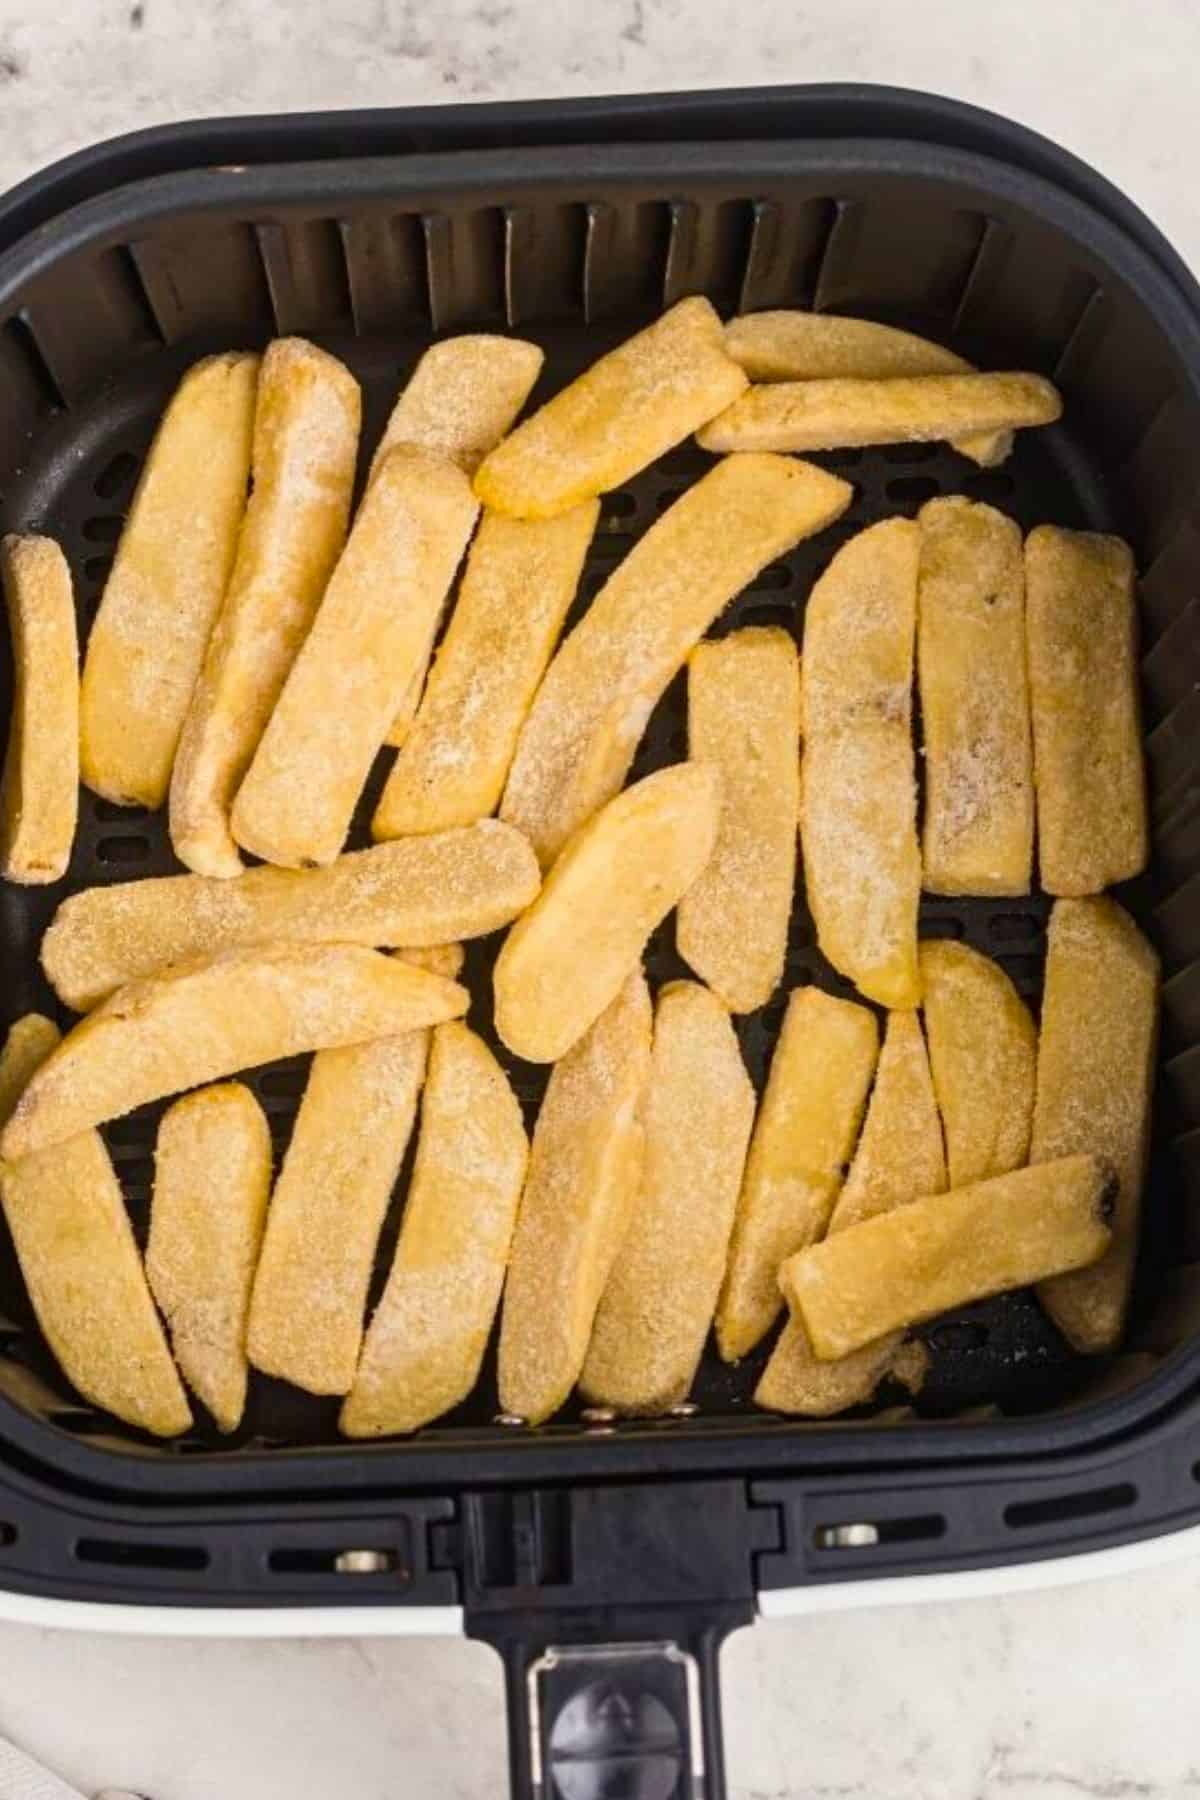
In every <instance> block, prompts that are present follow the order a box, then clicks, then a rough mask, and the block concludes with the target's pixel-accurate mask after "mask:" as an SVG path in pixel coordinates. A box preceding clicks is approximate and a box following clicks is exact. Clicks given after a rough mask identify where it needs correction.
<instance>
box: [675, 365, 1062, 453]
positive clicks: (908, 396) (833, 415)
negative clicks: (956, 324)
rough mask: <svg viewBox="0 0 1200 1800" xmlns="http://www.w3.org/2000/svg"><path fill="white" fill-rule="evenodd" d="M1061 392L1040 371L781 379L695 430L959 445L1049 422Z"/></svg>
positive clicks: (723, 444) (789, 445)
mask: <svg viewBox="0 0 1200 1800" xmlns="http://www.w3.org/2000/svg"><path fill="white" fill-rule="evenodd" d="M1061 416H1062V397H1061V395H1060V394H1059V392H1058V389H1057V388H1056V387H1054V386H1053V384H1052V383H1051V382H1049V381H1046V380H1045V379H1044V377H1042V376H1041V375H1008V374H1005V375H978V374H976V375H900V376H896V377H894V378H893V379H892V380H890V381H869V380H854V379H850V378H847V379H841V380H832V381H776V382H768V383H764V384H763V385H762V386H759V387H752V388H750V389H748V390H747V392H746V393H744V394H743V395H742V396H741V398H740V399H738V400H735V401H734V402H733V405H732V406H729V407H727V408H726V409H725V411H724V412H723V413H719V414H718V416H717V417H716V418H715V419H713V420H712V421H711V423H710V424H708V425H706V426H705V427H704V428H703V430H702V431H698V432H697V433H696V441H697V443H699V444H700V445H701V447H702V448H703V449H705V450H717V451H725V450H799V451H805V450H841V449H849V448H852V447H855V446H858V445H868V444H927V443H936V442H938V441H940V440H942V439H953V440H955V441H956V442H959V443H961V442H962V439H963V438H964V437H971V436H978V435H979V434H980V433H993V432H1000V431H1016V430H1018V429H1020V428H1021V427H1023V426H1029V425H1051V424H1053V422H1054V420H1055V419H1058V418H1061Z"/></svg>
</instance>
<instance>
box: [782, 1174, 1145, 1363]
mask: <svg viewBox="0 0 1200 1800" xmlns="http://www.w3.org/2000/svg"><path fill="white" fill-rule="evenodd" d="M1113 1187H1114V1179H1113V1175H1112V1170H1111V1168H1110V1167H1109V1165H1108V1164H1107V1163H1103V1162H1101V1161H1099V1160H1098V1159H1097V1158H1096V1157H1094V1156H1063V1157H1059V1158H1058V1160H1057V1161H1055V1162H1048V1163H1043V1164H1041V1166H1040V1167H1038V1168H1035V1169H1018V1170H1016V1171H1015V1172H1014V1173H1013V1174H1011V1175H996V1176H993V1178H992V1179H991V1180H990V1181H980V1182H976V1183H975V1184H974V1185H973V1186H971V1187H965V1188H955V1189H953V1190H952V1191H951V1192H950V1193H948V1194H934V1195H931V1196H929V1197H928V1198H926V1199H922V1200H913V1201H911V1202H910V1203H909V1204H908V1205H907V1206H901V1207H898V1208H897V1209H896V1210H895V1211H894V1212H890V1213H885V1214H883V1215H882V1216H881V1217H879V1218H875V1219H868V1220H867V1221H866V1222H865V1224H862V1225H853V1226H851V1228H850V1229H849V1230H848V1231H839V1232H838V1233H837V1235H836V1236H835V1237H829V1238H826V1240H825V1242H824V1243H823V1244H814V1245H813V1246H812V1247H811V1248H810V1249H807V1250H802V1251H801V1252H800V1253H799V1255H798V1256H793V1257H790V1258H789V1260H788V1261H787V1262H785V1263H784V1265H783V1268H782V1269H781V1270H780V1273H779V1280H780V1284H781V1286H782V1288H783V1291H784V1294H785V1296H786V1298H787V1302H788V1305H789V1306H790V1307H791V1308H792V1309H793V1311H795V1312H797V1313H798V1314H799V1315H800V1318H801V1320H802V1323H803V1325H804V1328H805V1330H806V1331H807V1332H808V1336H809V1341H810V1342H811V1344H812V1347H813V1349H814V1351H815V1352H816V1354H817V1356H818V1357H820V1358H821V1359H822V1360H832V1359H834V1358H836V1357H841V1356H849V1355H850V1354H851V1353H852V1352H853V1351H855V1350H858V1349H861V1347H862V1346H863V1345H864V1344H869V1343H873V1342H874V1341H875V1340H876V1339H877V1338H880V1337H882V1336H883V1335H884V1334H885V1333H886V1332H889V1331H895V1330H896V1329H897V1328H898V1327H901V1326H905V1325H919V1324H920V1323H922V1321H924V1320H925V1319H932V1318H936V1316H937V1315H938V1313H943V1312H948V1311H949V1310H950V1309H951V1307H955V1306H966V1305H968V1304H969V1303H970V1302H971V1301H972V1300H982V1299H985V1298H986V1297H987V1295H989V1294H1001V1293H1005V1292H1007V1291H1008V1290H1009V1289H1010V1288H1017V1287H1024V1286H1025V1285H1026V1284H1027V1283H1028V1282H1031V1281H1040V1280H1041V1279H1042V1278H1043V1277H1044V1276H1047V1275H1057V1274H1059V1273H1061V1272H1062V1271H1063V1270H1066V1269H1078V1268H1082V1267H1084V1266H1085V1265H1086V1264H1088V1263H1093V1262H1095V1261H1096V1259H1097V1257H1099V1256H1102V1255H1103V1254H1104V1251H1105V1250H1106V1249H1107V1247H1108V1244H1109V1241H1110V1239H1111V1236H1112V1233H1111V1231H1110V1229H1109V1223H1108V1221H1109V1219H1110V1218H1111V1214H1112V1193H1113Z"/></svg>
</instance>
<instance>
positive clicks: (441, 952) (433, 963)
mask: <svg viewBox="0 0 1200 1800" xmlns="http://www.w3.org/2000/svg"><path fill="white" fill-rule="evenodd" d="M396 955H397V956H398V957H400V959H401V960H402V961H403V962H406V963H411V964H412V965H413V968H414V969H428V971H429V973H430V974H431V975H440V976H441V977H442V979H443V981H457V980H458V977H459V976H460V975H461V974H462V966H463V963H464V961H465V960H466V951H465V950H464V949H463V947H462V945H461V944H428V945H424V946H422V947H421V948H419V949H414V948H412V946H411V945H405V947H404V948H403V949H402V950H397V951H396Z"/></svg>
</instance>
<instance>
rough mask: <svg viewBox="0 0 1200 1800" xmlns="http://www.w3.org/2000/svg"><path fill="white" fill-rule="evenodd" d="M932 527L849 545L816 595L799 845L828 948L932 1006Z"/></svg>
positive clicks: (810, 614)
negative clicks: (921, 965) (920, 570)
mask: <svg viewBox="0 0 1200 1800" xmlns="http://www.w3.org/2000/svg"><path fill="white" fill-rule="evenodd" d="M919 551H920V528H919V527H918V526H917V525H915V524H913V523H911V522H910V521H908V520H906V519H889V520H886V521H885V522H884V523H883V524H880V525H872V526H871V527H870V528H869V529H868V530H866V531H861V532H859V534H858V536H857V537H855V538H852V539H851V540H850V542H849V543H848V544H846V545H845V546H844V547H843V548H842V549H841V550H839V552H838V553H837V555H836V556H835V557H834V559H833V561H832V562H831V563H830V565H829V568H828V569H827V570H826V572H825V574H824V575H822V577H821V579H820V580H819V581H818V582H817V584H816V586H815V587H814V588H813V591H812V594H811V596H810V597H809V602H808V610H807V613H806V614H805V622H804V653H803V656H802V658H801V665H800V708H801V731H802V734H803V737H804V754H803V757H802V760H801V764H800V837H801V843H802V846H803V851H804V878H805V883H806V888H807V896H808V904H809V908H810V910H811V912H812V915H813V919H814V921H815V923H816V927H817V941H818V943H819V945H820V947H821V949H822V951H823V952H824V954H825V955H826V956H827V957H828V958H829V961H830V962H831V963H832V964H833V966H834V968H835V969H838V970H840V971H841V973H842V974H843V975H847V976H849V978H850V980H851V981H853V982H854V983H855V985H856V986H857V987H858V988H860V989H861V990H862V992H863V993H864V994H865V995H866V996H867V998H868V999H870V1000H877V1001H878V1002H879V1003H880V1005H881V1006H888V1007H910V1006H915V1005H916V1004H917V1002H918V1000H919V999H920V995H921V987H920V977H919V972H918V967H917V907H918V903H919V901H920V894H921V858H920V853H919V851H918V849H917V788H916V775H915V770H914V758H913V747H912V734H911V721H912V667H913V637H914V632H915V627H916V603H917V565H918V556H919Z"/></svg>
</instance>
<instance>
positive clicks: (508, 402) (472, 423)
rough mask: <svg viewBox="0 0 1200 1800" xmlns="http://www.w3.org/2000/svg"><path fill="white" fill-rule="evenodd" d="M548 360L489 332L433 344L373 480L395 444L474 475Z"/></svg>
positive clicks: (425, 665) (418, 681)
mask: <svg viewBox="0 0 1200 1800" xmlns="http://www.w3.org/2000/svg"><path fill="white" fill-rule="evenodd" d="M543 360H544V358H543V353H542V351H541V350H540V349H539V348H538V346H537V345H536V344H528V343H526V342H525V340H524V339H523V338H506V337H494V336H490V335H489V334H488V333H486V332H481V333H479V334H478V335H474V334H472V335H468V336H464V337H456V338H447V339H446V341H445V343H442V344H432V345H431V346H430V347H429V349H428V350H426V352H425V354H424V355H423V356H422V358H421V360H420V361H419V362H418V364H417V366H416V368H415V369H414V370H413V373H412V377H411V379H410V380H409V383H408V386H407V387H406V388H405V389H404V391H403V393H402V394H401V395H400V398H399V399H398V400H397V402H396V404H395V407H394V408H393V410H392V416H391V418H390V419H389V420H388V423H387V429H386V431H385V432H384V434H383V437H382V438H381V439H380V442H379V448H378V449H377V450H376V452H375V459H374V461H373V462H372V464H371V479H372V480H374V478H375V474H376V472H377V471H378V469H379V466H380V463H381V462H382V460H383V458H384V456H385V455H386V454H387V452H388V451H389V450H391V449H394V447H395V446H396V445H397V444H416V445H419V446H420V447H421V448H422V449H425V450H432V451H434V452H436V454H438V455H439V456H445V457H448V458H449V459H450V461H451V462H452V463H457V464H458V466H459V468H460V469H462V470H463V471H464V472H465V473H466V474H467V475H473V474H474V473H475V470H476V469H477V468H478V467H479V464H480V463H481V462H482V460H483V458H484V457H485V456H486V455H487V453H488V451H489V450H494V449H495V447H496V445H497V444H498V443H499V442H500V439H501V438H502V437H503V436H504V435H505V433H506V432H507V431H508V430H509V428H510V427H511V425H512V422H513V420H514V419H515V418H516V416H517V414H518V413H519V412H520V410H521V408H522V407H523V406H524V404H525V402H526V400H527V399H528V398H529V390H530V388H532V386H533V384H534V382H535V381H536V380H537V378H538V375H539V373H540V371H541V367H542V362H543ZM459 604H460V606H461V601H460V602H459ZM434 629H435V630H436V621H435V627H434ZM433 639H434V631H431V632H430V634H429V639H428V642H427V643H426V645H425V648H424V652H423V654H422V656H421V658H420V660H419V662H418V665H417V667H416V668H415V669H414V670H413V673H412V675H411V677H410V678H409V681H408V684H407V687H406V688H405V691H404V698H403V699H402V700H401V702H400V705H399V706H398V707H397V709H396V714H395V717H394V718H393V720H392V723H391V727H390V729H389V731H388V735H387V740H386V741H387V742H388V743H389V744H394V745H395V746H396V748H397V749H399V748H400V746H401V744H403V743H404V741H405V739H406V738H407V737H408V734H409V732H410V730H411V729H412V723H413V720H414V719H415V718H416V716H417V708H418V706H419V705H420V704H421V695H422V694H423V693H424V691H425V676H426V674H427V672H428V669H429V659H430V657H431V656H432V654H433Z"/></svg>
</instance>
